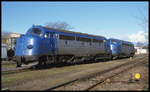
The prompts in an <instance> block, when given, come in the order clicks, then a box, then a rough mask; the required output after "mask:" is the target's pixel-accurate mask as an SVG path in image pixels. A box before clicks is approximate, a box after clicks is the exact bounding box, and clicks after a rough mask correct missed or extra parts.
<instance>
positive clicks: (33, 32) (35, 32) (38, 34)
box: [30, 28, 42, 36]
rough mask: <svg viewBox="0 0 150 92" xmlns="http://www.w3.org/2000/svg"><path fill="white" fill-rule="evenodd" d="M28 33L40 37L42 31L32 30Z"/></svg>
mask: <svg viewBox="0 0 150 92" xmlns="http://www.w3.org/2000/svg"><path fill="white" fill-rule="evenodd" d="M30 33H31V34H33V35H36V36H41V35H42V31H41V30H40V29H39V28H32V31H31V32H30Z"/></svg>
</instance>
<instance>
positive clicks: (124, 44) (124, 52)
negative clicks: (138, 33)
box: [109, 38, 135, 59]
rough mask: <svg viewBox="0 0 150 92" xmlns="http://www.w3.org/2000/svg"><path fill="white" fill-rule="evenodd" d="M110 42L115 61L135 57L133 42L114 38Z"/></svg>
mask: <svg viewBox="0 0 150 92" xmlns="http://www.w3.org/2000/svg"><path fill="white" fill-rule="evenodd" d="M109 42H110V49H111V51H112V58H113V59H117V58H121V57H133V56H134V54H135V50H134V44H132V43H131V42H128V41H123V40H119V39H113V38H110V39H109Z"/></svg>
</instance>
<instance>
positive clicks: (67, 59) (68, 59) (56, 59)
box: [39, 54, 112, 65]
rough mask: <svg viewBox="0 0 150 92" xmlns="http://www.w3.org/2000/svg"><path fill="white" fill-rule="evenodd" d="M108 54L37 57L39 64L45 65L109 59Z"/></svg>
mask: <svg viewBox="0 0 150 92" xmlns="http://www.w3.org/2000/svg"><path fill="white" fill-rule="evenodd" d="M111 58H112V57H111V55H110V54H97V55H88V56H75V55H53V56H52V55H50V56H41V57H40V58H39V65H46V64H50V63H55V64H57V63H70V64H77V63H85V62H88V61H90V60H91V61H92V60H99V59H103V60H106V59H109V60H110V59H111Z"/></svg>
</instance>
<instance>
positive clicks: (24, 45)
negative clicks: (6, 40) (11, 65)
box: [15, 26, 54, 67]
mask: <svg viewBox="0 0 150 92" xmlns="http://www.w3.org/2000/svg"><path fill="white" fill-rule="evenodd" d="M53 37H54V33H51V32H46V31H45V30H44V29H43V28H42V27H41V26H33V27H31V28H30V29H29V30H28V31H27V33H26V34H25V35H22V36H21V37H20V38H18V40H17V44H16V51H15V58H16V62H17V67H20V66H21V64H22V63H24V64H28V63H30V62H34V61H38V60H39V58H40V57H41V56H43V55H48V54H51V53H49V52H51V51H53V50H54V48H53V47H54V45H53V44H54V42H53Z"/></svg>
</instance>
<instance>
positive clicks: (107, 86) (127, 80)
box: [92, 63, 149, 91]
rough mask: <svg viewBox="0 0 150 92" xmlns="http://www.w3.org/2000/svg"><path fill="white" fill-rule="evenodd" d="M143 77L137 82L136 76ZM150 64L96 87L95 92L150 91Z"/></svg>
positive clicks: (133, 69)
mask: <svg viewBox="0 0 150 92" xmlns="http://www.w3.org/2000/svg"><path fill="white" fill-rule="evenodd" d="M136 73H139V74H140V75H141V77H140V79H139V80H138V81H136V79H135V77H134V76H135V74H136ZM148 74H149V64H148V63H147V64H144V65H140V66H137V67H135V68H132V69H131V70H129V71H127V72H124V73H121V74H119V75H118V76H117V77H114V78H112V79H109V81H108V82H105V83H103V84H100V85H98V86H96V87H95V88H94V89H92V91H93V90H105V91H106V90H131V91H132V90H140V91H146V90H149V88H148V87H149V75H148Z"/></svg>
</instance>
